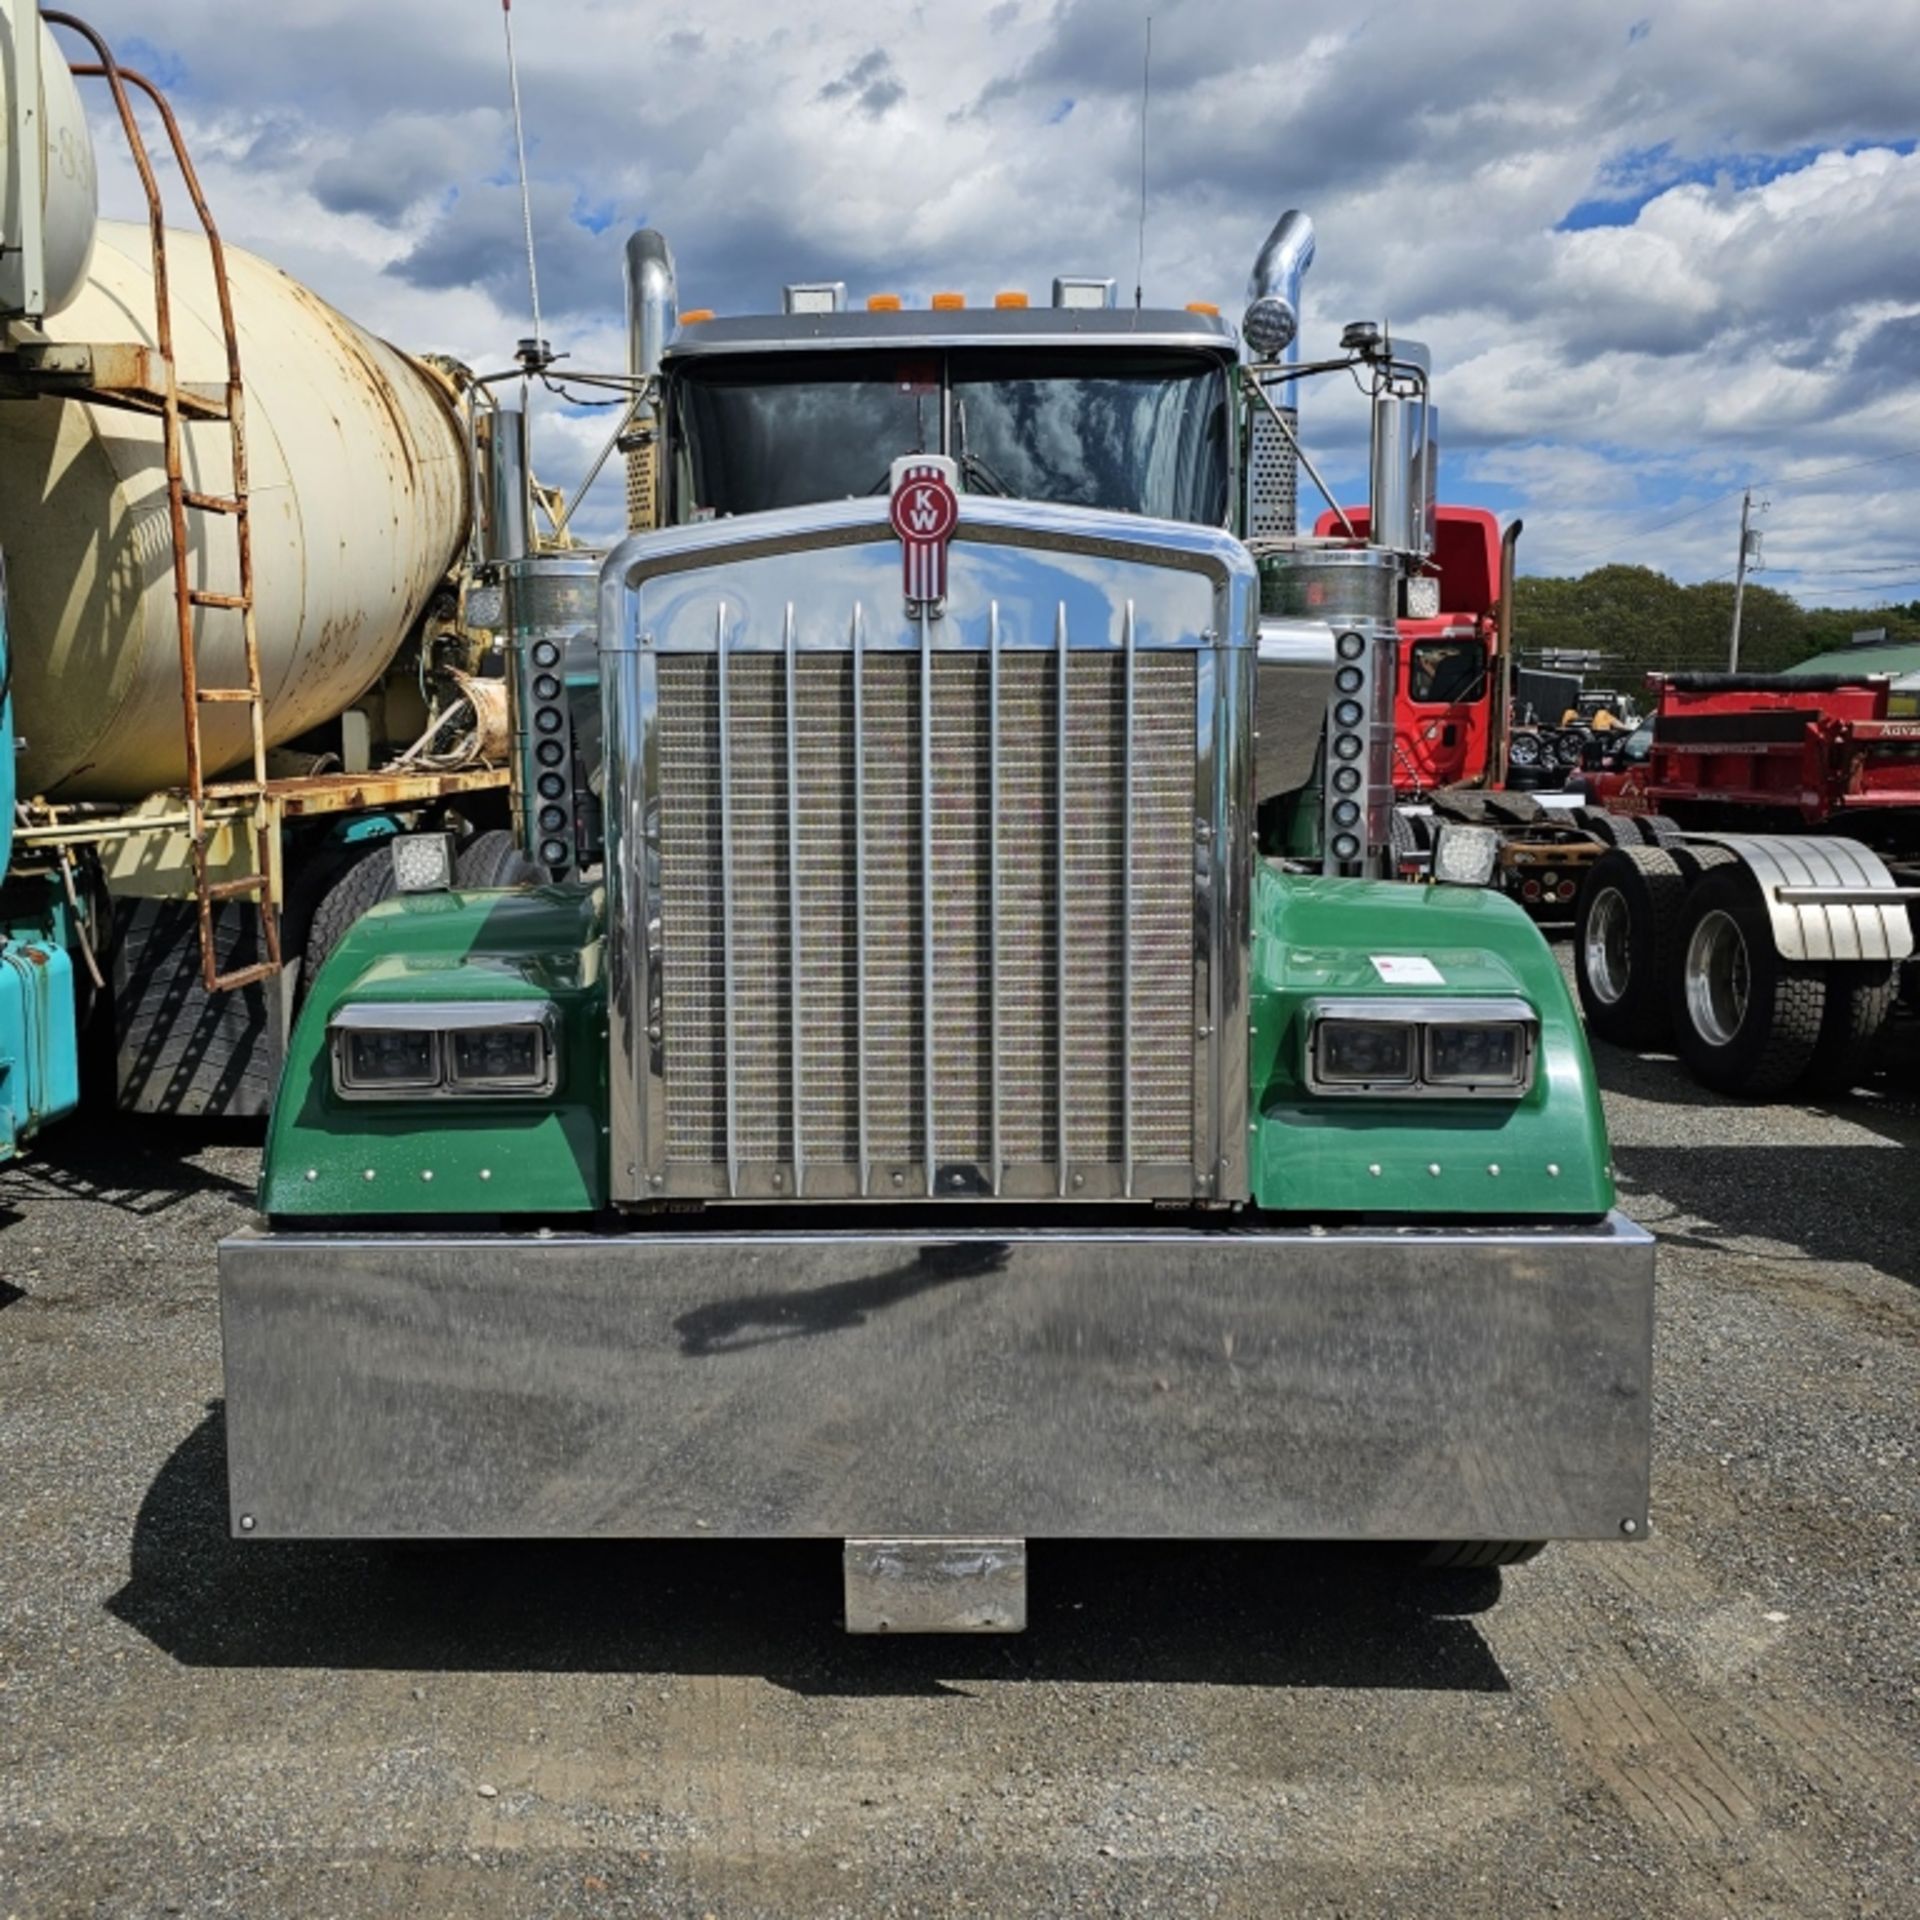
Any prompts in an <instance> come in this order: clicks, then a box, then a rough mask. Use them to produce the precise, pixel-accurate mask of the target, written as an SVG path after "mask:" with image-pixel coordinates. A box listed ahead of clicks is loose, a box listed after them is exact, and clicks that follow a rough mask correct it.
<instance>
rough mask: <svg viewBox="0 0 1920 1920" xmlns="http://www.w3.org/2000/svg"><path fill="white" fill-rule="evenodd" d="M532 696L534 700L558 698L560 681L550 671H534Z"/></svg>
mask: <svg viewBox="0 0 1920 1920" xmlns="http://www.w3.org/2000/svg"><path fill="white" fill-rule="evenodd" d="M533 697H534V698H535V699H536V700H558V699H559V698H560V682H559V681H558V680H556V679H555V678H554V677H553V675H552V674H550V673H536V674H535V675H534V676H533Z"/></svg>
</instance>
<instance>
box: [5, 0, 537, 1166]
mask: <svg viewBox="0 0 1920 1920" xmlns="http://www.w3.org/2000/svg"><path fill="white" fill-rule="evenodd" d="M56 28H57V29H58V30H59V32H60V34H61V36H63V39H62V40H61V41H56V38H55V29H56ZM0 42H3V43H4V44H0V53H4V55H5V58H4V59H0V135H3V136H4V145H3V146H0V183H3V185H4V194H3V195H0V231H3V232H4V242H5V244H4V248H0V555H4V557H5V561H6V569H7V572H6V622H7V636H6V643H5V644H6V649H7V652H6V660H7V666H6V672H5V678H4V681H3V682H0V684H3V685H4V687H5V689H6V699H5V701H4V704H3V705H0V781H4V782H5V785H4V787H0V798H3V799H4V801H5V806H4V809H3V817H0V836H4V846H5V853H6V859H5V861H4V864H3V865H0V980H4V981H5V982H6V983H7V984H6V985H4V986H0V1059H4V1060H11V1062H12V1064H11V1065H0V1159H4V1158H6V1157H8V1156H9V1155H10V1154H11V1153H12V1152H14V1151H15V1150H16V1148H17V1147H18V1145H19V1143H20V1142H22V1141H23V1140H25V1139H27V1138H29V1137H30V1136H31V1135H32V1134H33V1133H35V1132H36V1131H37V1130H38V1129H39V1128H40V1127H41V1126H43V1125H45V1124H47V1123H48V1122H50V1121H52V1120H54V1119H57V1118H59V1117H60V1116H61V1115H63V1114H65V1113H67V1112H70V1111H71V1110H72V1109H73V1108H74V1106H75V1105H76V1103H77V1102H78V1101H79V1099H80V1098H81V1093H82V1085H83V1079H84V1080H85V1082H86V1083H87V1085H88V1087H89V1089H90V1090H93V1091H97V1093H98V1094H99V1096H100V1097H101V1098H104V1099H117V1100H118V1101H119V1103H120V1104H121V1105H123V1106H125V1107H127V1108H129V1109H132V1110H134V1111H140V1112H150V1113H188V1114H256V1115H257V1114H263V1113H264V1112H265V1110H266V1107H267V1104H268V1102H269V1100H270V1099H271V1096H272V1091H273V1088H274V1085H275V1083H276V1081H277V1078H278V1070H279V1066H280V1063H281V1061H282V1059H283V1058H284V1055H285V1039H286V1034H287V1031H288V1025H289V1022H290V1019H291V1016H292V1013H293V1010H294V1007H295V1004H296V1002H297V997H298V994H299V991H300V988H301V985H302V983H303V980H304V979H306V978H310V977H311V975H312V973H313V971H314V970H315V969H316V967H317V964H318V962H319V960H320V959H321V958H323V957H324V952H325V948H326V947H327V945H328V944H330V943H331V941H332V940H333V939H336V938H337V937H338V934H339V931H340V930H341V928H342V927H343V926H344V924H345V923H346V921H347V920H348V919H349V918H350V917H351V913H352V911H353V910H354V909H355V908H356V907H357V906H358V905H361V904H364V903H365V900H366V899H367V898H370V897H371V895H372V892H373V891H374V890H375V889H378V888H383V887H384V884H385V876H386V866H385V863H384V862H381V863H378V872H377V873H376V872H374V871H372V870H369V869H367V868H366V862H367V860H368V858H369V856H370V853H371V851H372V849H373V847H374V843H376V842H377V841H379V840H380V839H382V838H383V837H385V836H386V835H389V834H391V833H393V832H395V831H397V830H398V829H399V828H400V827H402V826H419V825H422V824H446V825H448V826H450V827H454V828H456V829H458V830H459V832H460V834H461V836H462V839H463V843H464V845H465V846H466V848H467V850H468V851H469V853H470V855H471V856H472V858H471V859H470V865H471V864H473V861H475V860H477V861H478V862H480V864H481V865H482V866H483V867H484V870H485V871H486V872H487V873H488V874H489V875H496V874H497V873H498V871H499V869H500V860H501V858H502V857H504V856H505V854H507V853H510V852H511V848H510V845H509V841H508V835H507V831H506V829H507V825H508V801H509V794H508V787H509V782H508V774H507V765H506V763H507V759H508V757H509V753H510V751H511V742H510V734H509V724H508V702H507V694H506V689H505V686H504V682H502V681H501V680H500V679H498V678H497V677H489V676H490V674H492V673H494V672H495V669H493V668H491V667H490V665H489V663H490V661H493V660H494V659H495V658H496V656H495V655H494V651H493V646H492V635H491V634H490V633H488V632H484V631H481V630H479V629H478V628H477V626H476V624H475V623H474V622H473V621H472V620H471V619H470V618H469V617H468V616H469V606H468V598H467V589H468V587H469V586H470V585H472V584H476V583H478V582H479V580H480V578H481V575H482V573H483V572H484V571H485V568H486V566H487V565H488V564H489V563H490V561H492V560H497V559H499V558H500V557H502V552H503V549H502V548H501V546H500V541H501V540H502V539H504V538H506V537H508V535H509V533H512V534H513V536H514V537H516V538H517V539H518V540H519V541H520V544H521V545H524V544H525V535H526V517H525V516H524V515H518V516H516V515H514V514H512V513H510V512H506V511H498V512H488V511H479V510H477V509H476V496H475V491H474V488H473V484H472V478H471V476H472V471H473V469H474V467H475V465H476V459H475V448H476V445H477V443H479V442H480V441H482V440H485V441H489V442H490V441H492V440H493V439H496V438H497V439H500V440H501V441H502V442H503V443H512V445H514V446H515V447H518V446H519V445H520V444H521V443H522V442H523V441H524V418H523V417H516V418H514V419H511V420H509V419H508V418H507V417H506V416H505V415H504V414H503V413H502V411H501V410H500V409H499V408H497V407H495V406H493V405H492V404H491V399H492V396H491V395H489V394H488V393H486V392H484V391H482V390H480V389H478V388H476V387H475V386H474V385H473V383H472V382H471V380H470V379H468V378H466V377H465V376H464V374H463V371H462V370H461V369H459V368H456V367H454V366H452V365H451V364H450V363H449V364H443V365H437V366H436V365H429V364H427V363H425V362H423V361H420V360H417V359H414V358H412V357H411V356H409V355H406V354H403V353H401V352H399V351H398V350H396V349H394V348H392V347H389V346H387V345H386V344H385V343H383V342H381V341H378V340H375V339H374V338H372V337H371V336H370V335H368V334H366V333H364V332H363V331H362V330H361V329H359V328H358V327H356V326H354V325H353V323H352V322H351V321H349V320H348V319H346V318H345V317H344V316H343V315H341V314H339V313H337V312H335V311H334V310H333V309H332V308H331V307H329V306H327V305H326V304H325V303H324V302H323V301H321V300H320V299H318V298H317V297H316V296H315V295H314V294H313V293H311V292H310V291H308V290H307V289H306V288H304V287H302V286H300V285H299V284H298V283H296V282H295V281H293V280H291V279H289V278H288V277H287V276H286V275H285V274H283V273H281V272H280V271H278V269H276V268H274V267H273V266H271V265H269V264H268V263H267V262H265V261H263V260H261V259H258V258H257V257H255V256H253V255H251V254H248V253H245V252H243V251H241V250H240V249H238V248H235V247H229V246H226V245H224V244H223V243H222V241H221V237H220V233H219V229H218V227H217V225H216V224H215V221H214V218H213V215H212V212H211V210H210V208H209V207H208V204H207V201H206V199H205V196H204V195H203V194H202V192H201V190H200V187H199V183H198V181H197V179H196V178H195V176H194V172H193V166H192V160H191V156H190V155H189V153H188V151H187V149H186V146H185V143H184V141H183V140H182V139H181V136H180V129H179V126H178V123H177V122H176V121H175V119H174V117H173V115H172V113H171V111H170V110H169V109H168V107H167V104H166V101H165V98H164V96H163V95H162V94H161V93H160V91H159V90H158V89H157V88H155V87H154V86H153V85H152V84H151V83H150V82H149V81H147V80H146V79H145V78H144V77H143V76H141V75H140V74H138V73H137V72H134V71H132V70H131V69H128V68H125V67H122V66H120V65H119V64H118V63H117V62H116V61H115V60H114V57H113V54H112V52H111V49H110V48H109V47H108V46H107V45H106V43H105V42H104V41H103V40H101V39H100V37H99V36H98V35H97V34H95V33H93V31H92V30H91V29H90V28H88V27H86V26H85V25H84V23H82V22H80V21H77V20H75V19H73V18H72V17H71V16H69V15H65V14H59V13H47V14H46V15H44V17H42V16H40V15H39V14H38V11H37V9H36V8H35V7H34V6H33V5H31V4H29V3H28V0H4V6H3V7H0ZM62 44H65V45H67V46H69V47H70V48H72V50H73V52H74V56H75V57H74V61H73V63H72V64H69V62H68V60H67V59H66V57H64V55H63V53H62V51H61V46H62ZM82 82H86V83H88V84H90V85H95V86H97V87H98V89H99V91H100V95H101V98H102V99H104V100H105V101H106V102H107V103H108V105H109V108H110V111H111V113H112V116H113V119H114V122H115V123H116V124H117V126H118V129H119V132H120V135H121V137H123V138H124V139H125V140H126V141H127V142H128V143H129V151H130V154H131V158H132V160H133V162H134V168H135V172H136V174H137V176H138V178H139V179H140V181H141V182H142V184H143V187H144V189H145V192H146V194H147V198H148V216H149V217H148V218H147V219H146V220H145V221H143V222H141V223H139V224H137V225H130V224H127V223H125V222H119V221H112V220H103V219H100V218H99V217H98V214H97V210H96V207H95V200H94V167H95V161H94V151H93V145H92V139H91V134H90V130H89V126H88V122H87V118H86V114H85V111H84V108H83V106H82V103H81V93H80V84H81V83H82ZM156 121H157V123H158V126H159V128H160V130H161V133H162V135H163V142H164V144H163V146H162V148H161V149H160V151H161V152H162V153H164V154H165V155H166V157H168V158H170V159H171V160H172V161H173V163H174V165H175V167H176V168H177V169H178V171H179V174H180V178H181V184H182V186H183V187H184V189H185V193H186V197H187V199H188V200H190V201H191V203H192V210H193V212H192V218H193V222H194V224H193V225H192V226H191V227H190V228H189V229H187V230H184V231H183V230H181V229H178V228H174V227H170V226H168V224H167V220H166V213H167V210H166V208H165V206H164V204H163V201H162V196H161V191H160V186H159V180H160V177H161V174H160V170H159V163H158V161H157V160H156V158H155V155H154V154H152V153H150V152H149V150H148V147H147V143H146V140H145V137H144V135H143V132H142V127H143V125H149V124H152V123H154V122H156ZM495 465H496V467H497V468H498V469H499V470H500V471H501V472H502V474H503V475H505V476H506V477H507V478H508V479H511V478H512V477H513V476H514V475H516V474H517V475H519V476H520V478H521V480H522V481H524V477H525V476H524V462H523V461H522V462H520V463H518V464H516V462H515V461H514V459H513V458H512V456H511V454H509V453H503V456H502V458H501V460H500V461H498V462H496V463H495ZM515 550H516V551H517V550H518V548H516V549H515ZM489 827H491V828H492V829H493V833H492V837H491V838H490V839H487V840H486V844H485V845H484V846H481V845H479V842H480V840H481V839H482V838H484V837H485V836H484V834H483V832H482V830H483V829H485V828H489ZM516 857H517V856H516ZM83 1056H84V1057H85V1064H86V1065H87V1067H88V1069H89V1072H88V1073H87V1074H86V1075H85V1076H83V1075H82V1073H81V1071H80V1068H81V1065H82V1057H83Z"/></svg>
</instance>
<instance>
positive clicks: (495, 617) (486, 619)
mask: <svg viewBox="0 0 1920 1920" xmlns="http://www.w3.org/2000/svg"><path fill="white" fill-rule="evenodd" d="M506 612H507V597H506V595H505V594H504V593H502V592H501V591H500V589H499V588H498V587H475V588H474V590H473V591H472V592H471V593H470V594H468V595H467V625H468V626H470V627H479V628H481V629H482V630H483V631H485V632H487V633H493V632H496V631H497V630H498V629H499V627H500V626H501V625H502V623H503V622H504V621H505V619H506Z"/></svg>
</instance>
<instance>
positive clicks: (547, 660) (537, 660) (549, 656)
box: [533, 640, 560, 667]
mask: <svg viewBox="0 0 1920 1920" xmlns="http://www.w3.org/2000/svg"><path fill="white" fill-rule="evenodd" d="M533 664H534V665H535V666H536V667H557V666H558V665H559V664H560V642H559V641H558V640H536V641H535V642H534V643H533Z"/></svg>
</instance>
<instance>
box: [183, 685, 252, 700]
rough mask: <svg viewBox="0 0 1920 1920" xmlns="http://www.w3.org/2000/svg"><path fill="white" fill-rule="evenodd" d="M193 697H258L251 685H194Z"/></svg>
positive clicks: (237, 698)
mask: <svg viewBox="0 0 1920 1920" xmlns="http://www.w3.org/2000/svg"><path fill="white" fill-rule="evenodd" d="M193 697H194V698H195V699H196V700H258V699H259V698H260V696H259V695H258V694H257V693H255V692H254V690H253V689H252V688H251V687H195V688H194V690H193Z"/></svg>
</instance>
